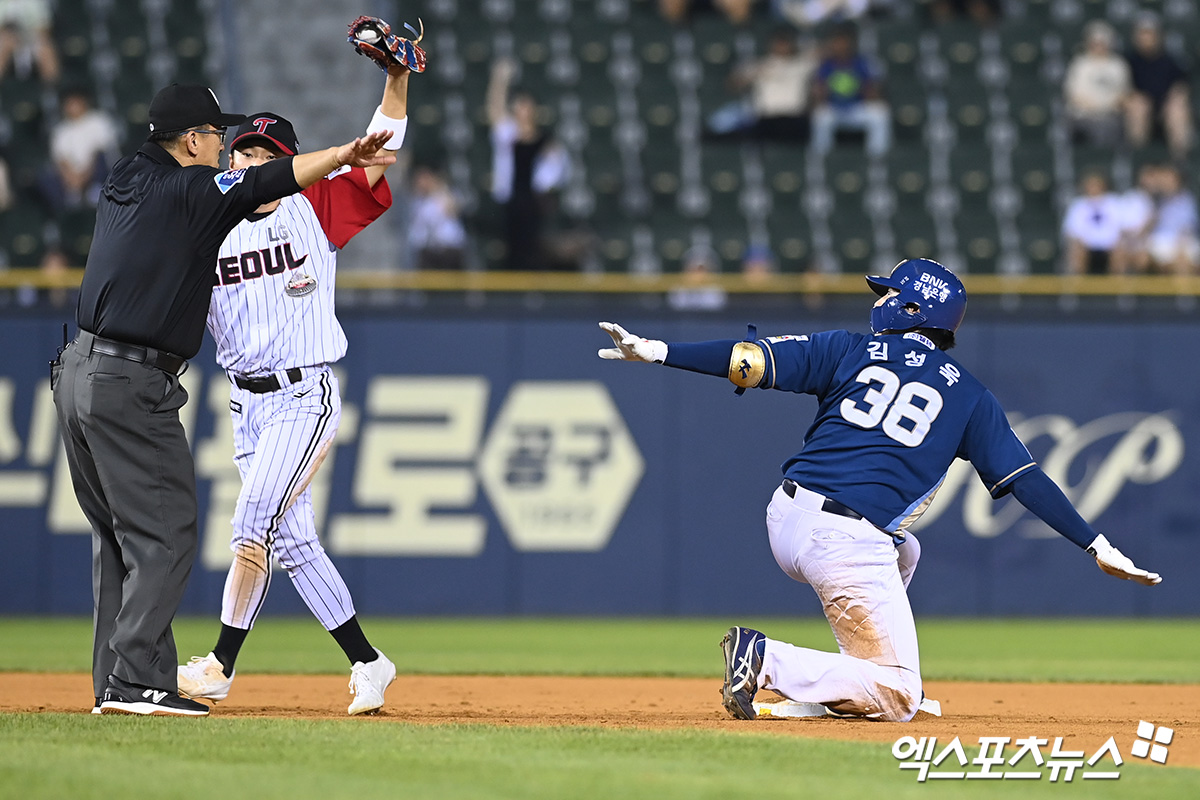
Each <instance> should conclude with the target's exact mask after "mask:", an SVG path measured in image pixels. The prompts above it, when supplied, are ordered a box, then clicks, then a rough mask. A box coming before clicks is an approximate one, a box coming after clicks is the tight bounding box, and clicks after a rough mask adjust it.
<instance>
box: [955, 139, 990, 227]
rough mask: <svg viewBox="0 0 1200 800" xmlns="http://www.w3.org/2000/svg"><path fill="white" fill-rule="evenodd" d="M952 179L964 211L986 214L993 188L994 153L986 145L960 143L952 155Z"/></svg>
mask: <svg viewBox="0 0 1200 800" xmlns="http://www.w3.org/2000/svg"><path fill="white" fill-rule="evenodd" d="M950 178H951V180H952V181H953V183H954V187H955V188H956V189H957V190H958V196H959V203H960V207H961V208H962V209H963V210H968V211H975V212H986V211H987V210H988V196H989V193H990V192H991V188H992V153H991V150H989V149H988V147H987V146H986V145H980V144H976V143H973V142H966V143H960V144H959V145H958V146H957V147H955V148H954V151H953V152H952V153H951V154H950Z"/></svg>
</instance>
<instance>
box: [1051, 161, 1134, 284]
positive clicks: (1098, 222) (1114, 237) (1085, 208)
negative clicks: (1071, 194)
mask: <svg viewBox="0 0 1200 800" xmlns="http://www.w3.org/2000/svg"><path fill="white" fill-rule="evenodd" d="M1080 190H1081V193H1080V195H1079V196H1078V197H1076V198H1075V199H1074V200H1072V201H1071V203H1070V205H1069V206H1067V213H1066V216H1064V217H1063V226H1062V228H1063V238H1064V239H1066V243H1067V272H1069V273H1071V274H1072V275H1084V274H1087V275H1103V274H1106V273H1108V272H1124V271H1125V264H1124V260H1123V258H1122V250H1121V246H1120V245H1121V234H1122V231H1123V223H1124V210H1125V207H1124V204H1123V202H1122V201H1121V198H1119V197H1118V196H1117V195H1115V194H1113V193H1112V192H1111V191H1109V188H1108V179H1107V178H1106V177H1105V176H1104V174H1103V173H1101V172H1089V173H1087V174H1086V175H1084V176H1083V180H1081V181H1080Z"/></svg>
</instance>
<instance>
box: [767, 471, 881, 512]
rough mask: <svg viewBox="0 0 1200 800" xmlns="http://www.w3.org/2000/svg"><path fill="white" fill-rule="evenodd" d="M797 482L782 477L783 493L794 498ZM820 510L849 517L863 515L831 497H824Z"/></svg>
mask: <svg viewBox="0 0 1200 800" xmlns="http://www.w3.org/2000/svg"><path fill="white" fill-rule="evenodd" d="M798 485H799V484H797V483H796V482H795V481H794V480H792V479H791V478H784V479H783V493H784V494H786V495H787V496H788V497H791V498H792V499H795V497H796V487H797V486H798ZM821 510H822V511H827V512H829V513H830V514H837V515H838V516H839V517H849V518H850V519H862V518H863V515H862V514H860V513H858V512H857V511H855V510H854V509H853V508H849V507H847V506H844V505H842V504H841V503H839V502H838V501H837V500H834V499H833V498H832V497H826V498H825V502H824V503H822V504H821Z"/></svg>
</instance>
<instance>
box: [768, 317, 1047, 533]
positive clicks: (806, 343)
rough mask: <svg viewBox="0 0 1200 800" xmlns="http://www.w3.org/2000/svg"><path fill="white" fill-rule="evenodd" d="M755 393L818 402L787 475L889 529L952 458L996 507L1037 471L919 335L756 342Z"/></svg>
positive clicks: (916, 511) (919, 508)
mask: <svg viewBox="0 0 1200 800" xmlns="http://www.w3.org/2000/svg"><path fill="white" fill-rule="evenodd" d="M756 344H757V345H758V346H759V347H761V348H762V349H763V351H764V353H765V355H766V362H767V364H766V373H765V375H764V376H763V379H762V381H761V382H760V384H759V388H763V389H782V390H785V391H791V392H802V393H805V394H812V395H815V396H816V397H817V399H818V400H819V401H820V408H819V409H818V411H817V417H816V419H815V420H814V421H813V424H812V426H811V427H810V428H809V429H808V432H807V433H806V434H805V437H804V446H803V448H802V449H801V450H800V452H799V453H797V454H796V455H795V456H793V457H792V458H790V459H788V460H787V461H786V462H785V463H784V465H783V472H784V475H785V476H786V477H788V478H791V479H792V480H794V481H795V482H796V483H798V484H800V485H801V486H804V487H806V488H808V489H811V490H812V491H814V492H820V493H821V494H823V495H825V496H827V497H832V498H834V499H836V500H837V501H838V502H840V503H843V504H845V505H846V506H848V507H849V508H852V509H854V510H855V511H857V512H858V513H860V514H862V515H863V516H864V517H866V518H867V519H868V520H869V521H870V522H871V523H872V524H874V525H877V526H878V527H880V528H883V529H885V530H888V531H892V532H894V531H896V530H898V529H900V528H902V527H905V526H906V525H908V524H909V523H911V522H912V520H914V519H916V517H917V516H919V515H920V514H921V513H922V512H923V511H924V510H925V508H926V506H927V505H928V504H929V501H930V500H932V499H933V495H934V493H935V492H936V491H937V490H938V487H939V486H941V484H942V481H943V480H944V479H945V477H946V471H947V470H948V469H949V468H950V465H951V464H952V463H953V461H954V459H955V458H964V459H967V460H968V461H970V462H971V464H972V465H974V467H975V469H976V470H977V471H978V473H979V477H980V478H981V479H982V480H983V482H984V483H985V484H986V485H987V488H988V490H989V491H990V492H991V494H992V496H993V497H1000V496H1002V495H1004V494H1006V493H1007V492H1008V486H1009V484H1010V483H1011V482H1012V481H1013V480H1014V479H1015V478H1016V477H1017V476H1019V475H1022V474H1024V473H1026V472H1027V471H1028V470H1031V469H1036V464H1035V463H1034V461H1033V458H1031V457H1030V455H1029V450H1028V449H1026V447H1025V445H1024V444H1022V443H1021V440H1020V439H1018V438H1017V435H1016V434H1015V433H1014V432H1013V429H1012V427H1011V426H1010V425H1009V423H1008V419H1007V418H1006V417H1005V415H1004V411H1003V409H1001V408H1000V403H999V402H998V401H997V400H996V398H995V397H994V396H993V395H992V393H991V392H989V391H988V390H987V389H986V388H985V387H984V386H983V384H981V383H980V382H979V381H978V380H976V379H975V378H974V377H972V376H971V374H970V373H968V372H967V371H966V370H965V369H963V367H962V366H960V365H959V364H958V363H957V362H956V361H955V360H954V359H953V358H950V357H949V356H948V355H946V354H945V353H943V352H942V351H941V350H938V349H937V347H936V346H935V345H934V344H933V342H931V341H930V340H929V339H927V338H926V337H924V336H922V335H921V334H919V333H904V334H883V335H875V336H865V335H863V334H858V333H850V332H848V331H827V332H825V333H817V334H813V335H811V336H779V337H771V338H767V339H759V340H758V341H757V342H756Z"/></svg>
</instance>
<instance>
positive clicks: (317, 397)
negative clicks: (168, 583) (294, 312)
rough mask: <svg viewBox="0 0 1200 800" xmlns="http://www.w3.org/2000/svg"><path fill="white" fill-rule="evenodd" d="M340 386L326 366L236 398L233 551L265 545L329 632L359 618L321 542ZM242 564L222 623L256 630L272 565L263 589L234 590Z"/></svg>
mask: <svg viewBox="0 0 1200 800" xmlns="http://www.w3.org/2000/svg"><path fill="white" fill-rule="evenodd" d="M338 389H339V387H338V381H337V378H336V377H335V376H334V374H333V372H332V371H331V370H330V369H329V368H328V367H325V368H322V369H319V370H316V371H315V372H314V374H312V375H309V376H308V377H306V378H304V379H303V380H302V381H300V382H299V383H294V384H292V385H290V386H286V387H284V388H283V389H280V390H279V391H276V392H269V393H266V394H254V393H253V392H249V391H246V390H245V389H241V388H239V387H238V386H236V385H234V386H233V388H232V391H231V395H230V397H231V400H232V405H231V413H232V416H233V438H234V461H235V463H236V464H237V467H238V471H239V472H240V473H241V475H242V491H241V493H240V494H239V495H238V502H237V510H236V511H235V512H234V516H233V541H232V543H231V548H232V549H233V550H234V552H235V553H236V552H237V550H238V545H239V544H241V543H258V544H260V545H265V546H266V547H267V548H268V549H269V550H270V552H271V553H273V554H274V555H275V557H276V558H277V559H278V560H279V563H280V565H281V566H283V568H284V569H286V570H287V572H288V576H289V577H290V578H291V579H292V583H293V584H294V585H295V587H296V590H297V591H298V592H299V593H300V596H301V598H303V600H304V603H305V604H306V605H307V606H308V608H309V609H310V610H311V611H312V613H313V615H314V616H316V617H317V619H318V620H320V622H321V624H322V625H323V626H325V628H326V630H332V629H333V628H336V627H338V626H340V625H341V624H343V623H344V622H346V621H347V620H349V619H350V617H352V616H354V601H353V600H352V599H351V597H350V591H349V589H347V588H346V583H345V581H344V580H342V576H341V575H340V574H339V573H338V571H337V568H336V567H334V565H333V562H331V561H330V560H329V556H328V555H327V554H326V553H325V549H324V548H323V547H322V546H321V542H320V540H319V539H318V537H317V526H316V519H315V517H314V515H313V507H312V489H311V488H310V487H309V483H310V482H311V480H312V477H313V475H314V474H315V473H316V471H317V469H318V468H319V467H320V466H321V462H322V461H323V460H324V458H325V454H326V453H327V452H328V451H329V448H330V447H332V445H333V438H334V435H335V434H336V433H337V428H338V422H339V421H340V420H341V413H342V401H341V397H340V395H339V391H338ZM239 407H240V412H239V411H238V410H237V409H238V408H239ZM235 567H236V564H235ZM235 567H231V568H230V573H229V580H227V581H226V590H225V595H224V599H223V601H222V604H221V622H223V623H225V624H226V625H230V626H232V627H235V628H241V629H244V630H248V629H250V628H252V627H253V626H254V620H255V618H256V617H257V616H258V612H259V611H260V610H261V609H262V602H263V600H264V599H265V598H266V594H267V588H268V586H269V583H270V581H269V569H270V562H269V560H268V562H267V570H268V573H267V576H266V580H265V581H262V582H261V585H260V586H255V587H241V586H232V585H231V583H232V581H234V580H236V578H235V574H238V573H236V571H235ZM244 579H245V578H243V580H244Z"/></svg>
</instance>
